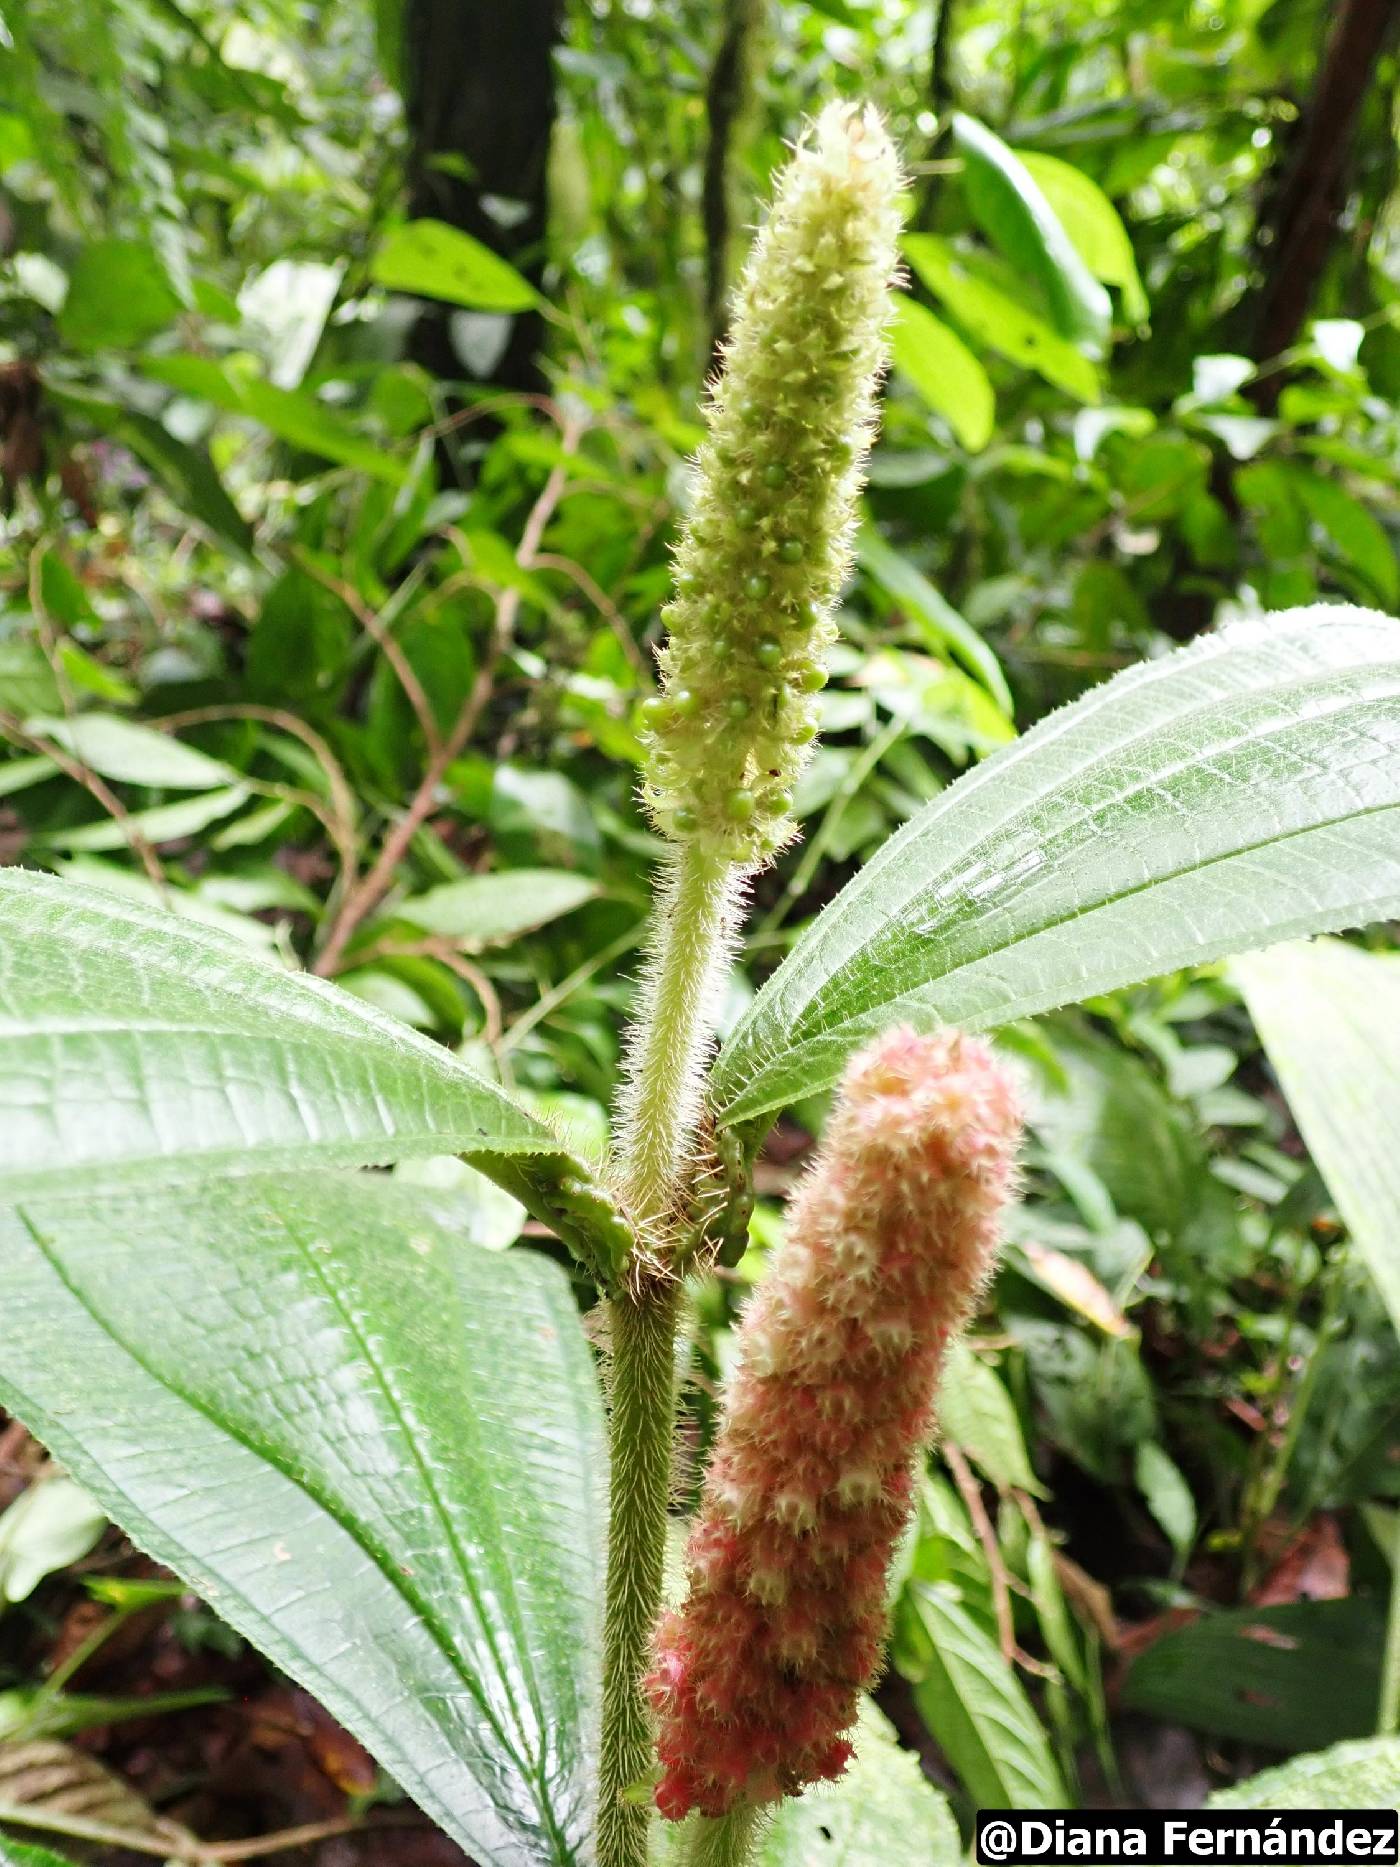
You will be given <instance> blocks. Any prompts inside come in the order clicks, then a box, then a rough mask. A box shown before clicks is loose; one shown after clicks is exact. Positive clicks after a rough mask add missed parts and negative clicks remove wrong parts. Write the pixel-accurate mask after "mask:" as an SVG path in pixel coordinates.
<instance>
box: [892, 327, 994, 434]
mask: <svg viewBox="0 0 1400 1867" xmlns="http://www.w3.org/2000/svg"><path fill="white" fill-rule="evenodd" d="M890 347H891V350H892V352H893V355H894V366H895V368H896V369H897V370H898V371H899V372H900V374H901V375H902V376H905V377H906V378H907V379H908V380H909V382H911V383H912V384H913V386H914V387H915V388H916V389H917V390H918V392H919V394H920V395H921V396H922V397H923V398H924V400H925V402H927V403H928V405H929V407H930V408H931V409H933V410H934V411H935V413H936V414H939V415H942V416H943V418H944V419H945V420H946V421H947V423H948V425H949V427H950V428H951V429H952V430H953V433H954V434H955V435H956V436H957V437H958V439H959V440H960V441H961V442H962V444H963V446H964V447H965V448H967V449H968V450H969V451H970V452H971V453H974V454H975V453H978V452H979V451H980V450H981V449H982V448H984V447H985V446H986V445H987V443H988V441H990V440H991V438H992V429H993V426H994V425H995V422H996V395H995V393H994V391H993V389H992V385H991V383H990V382H989V380H988V378H987V372H986V370H984V369H983V367H982V365H981V364H980V363H979V362H978V361H977V358H976V357H975V356H973V354H972V352H971V351H970V350H969V349H968V347H967V345H966V344H965V343H964V342H963V340H962V338H961V337H959V336H958V334H957V332H956V331H953V330H950V329H949V327H948V326H947V325H946V324H945V323H944V322H943V320H942V319H941V318H936V317H935V316H934V315H933V313H932V312H931V311H930V310H929V309H928V307H927V305H921V304H920V303H919V301H918V300H917V299H916V298H909V297H907V296H906V295H905V294H904V293H903V292H896V293H895V295H894V326H893V329H892V331H891V333H890Z"/></svg>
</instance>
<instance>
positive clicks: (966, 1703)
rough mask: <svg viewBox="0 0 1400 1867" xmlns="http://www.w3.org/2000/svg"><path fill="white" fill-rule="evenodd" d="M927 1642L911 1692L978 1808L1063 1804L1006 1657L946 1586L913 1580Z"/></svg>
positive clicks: (1043, 1741) (1051, 1763) (1051, 1762)
mask: <svg viewBox="0 0 1400 1867" xmlns="http://www.w3.org/2000/svg"><path fill="white" fill-rule="evenodd" d="M910 1595H911V1598H912V1601H913V1605H914V1612H915V1614H916V1615H917V1617H918V1622H919V1625H920V1627H921V1629H922V1630H923V1632H924V1634H925V1635H926V1636H927V1639H928V1643H929V1645H928V1651H927V1652H926V1654H925V1655H924V1662H925V1672H924V1676H923V1678H922V1679H921V1680H920V1681H919V1682H918V1684H917V1685H916V1686H915V1688H914V1696H915V1699H916V1701H917V1703H918V1706H919V1710H920V1712H921V1713H922V1715H923V1718H924V1721H925V1723H926V1724H927V1725H928V1728H929V1730H930V1731H931V1732H932V1733H933V1735H934V1737H935V1739H936V1740H937V1742H938V1746H939V1748H940V1749H941V1750H942V1751H943V1753H944V1754H945V1756H946V1757H947V1759H948V1761H949V1763H951V1764H952V1766H953V1768H954V1769H955V1770H956V1771H957V1773H958V1775H959V1776H960V1777H961V1779H962V1782H963V1785H964V1787H965V1788H966V1790H967V1793H968V1794H969V1796H971V1797H972V1799H973V1801H974V1802H976V1803H977V1805H978V1806H979V1807H980V1808H995V1809H1063V1808H1066V1807H1068V1806H1069V1796H1068V1794H1067V1793H1066V1790H1065V1786H1064V1783H1063V1781H1062V1780H1061V1777H1060V1772H1059V1769H1058V1768H1057V1766H1056V1764H1055V1759H1054V1757H1053V1755H1052V1754H1051V1750H1050V1744H1049V1741H1048V1739H1047V1738H1046V1735H1045V1732H1044V1730H1043V1729H1042V1727H1041V1724H1040V1720H1039V1719H1038V1718H1037V1717H1036V1715H1035V1711H1034V1710H1033V1708H1032V1706H1031V1702H1030V1700H1029V1699H1028V1698H1027V1696H1026V1693H1025V1690H1024V1688H1023V1687H1022V1685H1021V1682H1020V1680H1019V1679H1018V1678H1017V1677H1016V1675H1015V1673H1014V1672H1013V1670H1012V1668H1011V1665H1010V1662H1009V1661H1008V1660H1006V1659H1005V1658H1003V1656H1002V1653H1001V1650H1000V1649H999V1647H998V1646H997V1644H996V1642H995V1641H994V1640H992V1639H991V1638H990V1637H989V1636H988V1635H987V1634H986V1633H984V1632H983V1630H982V1628H981V1627H980V1626H979V1624H978V1623H977V1622H976V1621H975V1620H974V1619H973V1618H972V1616H971V1615H970V1614H969V1613H968V1612H967V1610H966V1608H964V1607H963V1606H962V1605H961V1604H960V1603H959V1602H958V1601H957V1599H956V1598H955V1597H954V1595H953V1592H952V1591H951V1589H949V1588H947V1587H943V1586H928V1585H926V1584H920V1583H916V1584H915V1585H914V1586H913V1587H912V1588H911V1590H910Z"/></svg>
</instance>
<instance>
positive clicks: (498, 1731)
mask: <svg viewBox="0 0 1400 1867" xmlns="http://www.w3.org/2000/svg"><path fill="white" fill-rule="evenodd" d="M462 1221H463V1214H462V1211H461V1209H460V1207H459V1205H458V1203H457V1202H456V1201H455V1199H454V1197H453V1196H452V1195H451V1194H450V1193H441V1194H434V1193H430V1192H428V1191H426V1190H423V1189H420V1188H411V1187H406V1186H404V1185H403V1184H402V1183H401V1182H390V1181H387V1180H383V1179H378V1178H375V1177H373V1176H366V1175H355V1174H344V1175H339V1174H329V1173H328V1174H304V1175H288V1176H283V1177H267V1176H255V1177H250V1178H247V1179H240V1180H234V1181H227V1182H224V1183H222V1184H220V1183H218V1182H215V1183H214V1184H212V1185H207V1184H206V1185H201V1186H199V1187H187V1188H183V1189H170V1188H164V1189H162V1188H160V1187H159V1185H156V1186H154V1187H147V1188H146V1189H145V1190H143V1191H142V1192H141V1193H140V1194H139V1195H137V1196H130V1197H127V1198H92V1199H88V1200H85V1201H83V1202H82V1203H81V1204H80V1203H79V1202H77V1201H73V1200H64V1199H52V1200H37V1201H32V1202H26V1203H25V1205H24V1206H23V1207H22V1208H18V1209H15V1210H12V1211H11V1212H10V1213H9V1214H8V1215H6V1217H5V1220H4V1224H3V1232H0V1252H2V1253H3V1257H4V1262H5V1286H6V1300H5V1305H4V1316H3V1319H2V1320H0V1398H2V1399H3V1402H4V1405H5V1406H6V1407H7V1408H8V1409H9V1410H10V1411H11V1412H12V1413H13V1414H14V1415H15V1416H16V1418H18V1419H21V1420H23V1421H24V1422H25V1424H26V1425H27V1426H28V1427H29V1428H30V1430H31V1431H32V1432H34V1433H35V1434H36V1435H37V1436H38V1437H39V1438H40V1439H42V1440H43V1441H44V1443H45V1444H47V1445H48V1446H49V1447H50V1449H51V1450H52V1451H53V1452H54V1454H55V1455H56V1456H57V1457H58V1458H60V1459H61V1460H62V1461H63V1463H64V1465H65V1466H67V1467H68V1469H69V1470H71V1471H72V1472H73V1473H74V1474H75V1475H76V1476H77V1477H78V1478H79V1480H80V1481H81V1482H82V1483H84V1484H85V1485H86V1486H87V1487H88V1488H89V1489H90V1491H91V1492H92V1494H93V1496H94V1497H95V1498H97V1499H98V1501H99V1502H100V1503H101V1504H102V1505H103V1506H104V1507H105V1508H106V1509H107V1510H108V1512H109V1513H110V1514H111V1516H112V1518H113V1519H114V1521H115V1522H117V1523H118V1524H120V1526H121V1527H122V1528H123V1529H124V1530H125V1531H126V1532H127V1534H128V1535H130V1536H131V1537H132V1538H133V1539H134V1540H135V1541H136V1542H137V1543H138V1544H139V1545H140V1546H141V1547H142V1548H144V1549H146V1550H147V1551H149V1552H150V1553H151V1554H152V1555H154V1556H155V1557H156V1558H157V1559H158V1560H159V1561H161V1562H164V1563H166V1564H167V1565H168V1566H169V1567H171V1568H173V1569H174V1570H175V1571H176V1573H177V1574H179V1575H180V1576H181V1577H182V1579H183V1580H185V1581H186V1582H188V1583H189V1585H190V1586H191V1587H192V1588H194V1589H195V1590H196V1591H197V1592H198V1593H199V1594H200V1595H202V1596H203V1597H204V1598H205V1599H206V1600H207V1601H208V1602H209V1603H210V1604H211V1605H212V1606H213V1607H214V1608H216V1609H217V1611H218V1612H219V1614H221V1615H222V1616H223V1618H224V1619H225V1620H227V1621H228V1622H229V1623H230V1624H231V1625H232V1626H233V1627H235V1628H236V1629H237V1630H238V1631H239V1632H240V1633H242V1634H244V1635H245V1636H246V1637H247V1638H248V1639H249V1640H251V1641H252V1642H253V1643H254V1644H255V1645H256V1646H258V1647H259V1648H260V1649H261V1650H262V1651H264V1652H266V1653H267V1654H268V1655H269V1656H270V1657H271V1658H272V1660H273V1661H274V1662H275V1663H276V1664H277V1665H279V1666H281V1667H282V1668H283V1669H284V1670H285V1671H286V1672H287V1673H289V1674H290V1675H291V1676H292V1677H293V1678H295V1679H296V1680H297V1681H298V1682H299V1683H300V1684H302V1685H304V1686H305V1687H306V1688H307V1690H308V1691H310V1692H312V1693H314V1694H315V1696H316V1697H317V1698H318V1699H319V1700H320V1701H321V1702H322V1703H323V1704H324V1705H325V1706H326V1707H327V1708H328V1709H329V1710H330V1712H331V1713H332V1715H333V1716H335V1717H337V1718H339V1719H340V1720H341V1722H342V1723H344V1724H345V1726H346V1727H347V1728H348V1729H349V1730H351V1731H353V1732H354V1734H355V1735H356V1736H357V1737H358V1738H359V1739H360V1740H361V1741H362V1742H363V1743H364V1744H365V1745H366V1746H367V1747H368V1748H369V1749H370V1750H371V1751H372V1752H373V1754H374V1755H375V1756H376V1757H377V1759H378V1760H379V1762H380V1763H381V1764H382V1765H383V1766H384V1768H385V1769H386V1770H387V1771H388V1772H389V1774H390V1775H391V1776H392V1777H393V1778H394V1780H395V1781H396V1782H397V1783H399V1784H400V1785H401V1787H402V1788H403V1789H404V1790H405V1791H406V1792H407V1793H408V1794H409V1795H411V1796H412V1797H413V1798H414V1800H415V1801H416V1802H418V1803H419V1804H420V1806H421V1807H422V1808H423V1809H424V1810H425V1811H426V1812H427V1813H428V1814H429V1815H430V1816H431V1817H432V1819H433V1820H435V1821H437V1822H438V1823H439V1824H440V1825H441V1826H442V1827H443V1828H444V1829H446V1830H447V1832H448V1833H449V1834H451V1835H452V1836H454V1837H455V1839H456V1840H458V1841H459V1842H460V1843H461V1844H462V1846H463V1847H464V1848H466V1849H467V1850H468V1851H469V1852H471V1853H472V1854H474V1855H475V1856H476V1857H477V1858H479V1859H489V1860H491V1861H494V1862H499V1863H501V1867H510V1864H513V1863H519V1864H520V1867H525V1863H530V1864H531V1867H538V1863H541V1862H552V1863H559V1864H561V1867H562V1864H563V1863H566V1862H572V1860H573V1859H574V1858H575V1855H576V1853H577V1851H578V1850H579V1848H580V1847H581V1846H582V1844H583V1840H584V1835H585V1832H586V1828H587V1824H588V1821H589V1818H590V1810H589V1798H590V1774H591V1769H592V1757H591V1748H590V1747H591V1741H592V1738H591V1732H592V1722H593V1715H594V1710H595V1707H594V1690H595V1683H596V1679H597V1668H598V1659H597V1641H598V1629H597V1625H596V1616H597V1604H598V1602H599V1600H600V1599H601V1576H602V1544H603V1524H604V1516H605V1501H606V1490H607V1485H606V1452H605V1449H604V1443H603V1434H602V1417H601V1405H600V1400H599V1395H598V1390H597V1384H596V1380H595V1376H594V1371H593V1365H592V1358H591V1355H590V1352H589V1349H588V1346H587V1344H586V1342H585V1341H584V1337H583V1331H582V1327H581V1325H580V1322H579V1317H578V1311H577V1307H576V1305H575V1303H574V1300H573V1297H572V1295H571V1293H570V1290H569V1285H568V1281H567V1279H566V1278H565V1277H564V1276H563V1274H562V1273H561V1272H559V1271H558V1270H557V1269H556V1268H555V1267H554V1266H553V1265H551V1264H549V1263H547V1262H546V1261H544V1260H543V1259H541V1258H540V1257H538V1256H535V1255H532V1254H527V1253H523V1252H522V1253H519V1254H511V1255H507V1256H504V1257H503V1256H500V1255H499V1254H494V1253H489V1252H481V1251H478V1250H477V1249H476V1248H475V1247H474V1246H473V1245H472V1244H471V1243H470V1242H469V1241H468V1239H467V1238H466V1236H465V1234H464V1230H463V1222H462ZM250 1371H252V1374H251V1377H250Z"/></svg>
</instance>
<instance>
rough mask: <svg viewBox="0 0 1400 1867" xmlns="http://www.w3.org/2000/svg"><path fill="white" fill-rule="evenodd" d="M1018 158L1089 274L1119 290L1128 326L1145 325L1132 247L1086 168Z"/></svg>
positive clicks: (1028, 154)
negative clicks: (1052, 211)
mask: <svg viewBox="0 0 1400 1867" xmlns="http://www.w3.org/2000/svg"><path fill="white" fill-rule="evenodd" d="M1016 154H1017V156H1019V158H1020V160H1021V162H1022V163H1023V164H1024V166H1025V168H1026V170H1027V172H1028V173H1029V174H1030V176H1031V179H1032V180H1033V181H1034V182H1035V183H1036V185H1037V187H1038V188H1039V189H1040V191H1041V193H1042V194H1043V195H1044V196H1045V198H1046V200H1047V201H1048V202H1049V203H1050V206H1051V208H1052V209H1053V210H1054V213H1055V217H1056V219H1057V220H1058V221H1059V222H1060V225H1061V226H1062V227H1063V228H1064V230H1065V232H1066V233H1067V234H1068V235H1069V237H1070V239H1071V240H1072V241H1073V242H1074V247H1075V251H1076V252H1077V253H1078V254H1079V257H1080V258H1081V259H1082V260H1083V261H1084V264H1085V265H1086V266H1087V267H1088V268H1089V270H1090V272H1092V273H1093V275H1094V277H1095V278H1096V279H1102V280H1103V282H1104V284H1105V285H1116V286H1117V287H1118V289H1119V291H1120V292H1121V293H1122V294H1123V311H1124V314H1125V315H1126V317H1127V319H1128V321H1129V323H1131V324H1145V323H1146V322H1147V317H1148V310H1149V307H1148V303H1147V294H1146V292H1145V291H1144V290H1143V288H1142V279H1141V277H1140V275H1139V273H1138V269H1137V259H1136V257H1135V255H1134V253H1133V243H1132V241H1131V240H1130V239H1129V238H1128V230H1127V228H1126V227H1125V226H1124V225H1123V222H1122V219H1121V218H1120V216H1119V213H1118V210H1117V208H1116V207H1114V205H1113V203H1112V202H1111V201H1110V200H1109V198H1108V196H1107V195H1106V194H1105V193H1104V191H1103V189H1102V188H1100V187H1099V185H1098V183H1097V182H1096V181H1094V180H1093V179H1092V178H1091V177H1090V176H1088V175H1086V174H1085V173H1084V171H1083V169H1077V168H1075V167H1074V165H1073V163H1070V162H1062V161H1061V160H1060V158H1059V157H1058V156H1047V155H1042V154H1041V153H1040V151H1039V150H1032V149H1018V150H1017V151H1016Z"/></svg>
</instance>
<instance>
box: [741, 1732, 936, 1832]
mask: <svg viewBox="0 0 1400 1867" xmlns="http://www.w3.org/2000/svg"><path fill="white" fill-rule="evenodd" d="M855 1746H856V1754H855V1757H854V1758H853V1759H852V1761H851V1763H850V1764H849V1766H848V1767H847V1770H846V1773H845V1775H844V1776H843V1777H841V1779H840V1780H839V1781H838V1782H835V1783H822V1784H819V1785H818V1787H817V1788H815V1789H809V1790H807V1791H806V1792H805V1793H804V1794H803V1795H801V1796H797V1797H789V1798H788V1799H787V1800H786V1801H783V1802H780V1803H779V1804H778V1806H777V1810H776V1812H775V1814H774V1816H773V1819H772V1821H771V1823H770V1824H769V1825H768V1827H767V1828H765V1829H764V1831H763V1833H762V1835H761V1837H760V1839H759V1842H758V1846H757V1848H756V1849H755V1852H754V1867H867V1863H869V1862H874V1861H878V1862H879V1863H880V1867H958V1863H959V1861H960V1860H961V1859H962V1842H961V1838H960V1837H959V1835H958V1827H957V1823H956V1822H955V1821H954V1820H953V1817H952V1815H951V1814H950V1812H949V1809H948V1805H947V1803H946V1802H945V1801H944V1799H943V1797H942V1796H941V1795H940V1794H939V1792H938V1791H937V1790H936V1789H935V1788H934V1787H933V1785H932V1783H930V1782H929V1780H928V1778H927V1777H926V1776H925V1775H924V1773H923V1771H922V1770H921V1769H920V1767H919V1761H918V1758H917V1757H915V1756H914V1755H913V1754H912V1752H910V1751H907V1750H904V1749H902V1748H901V1746H900V1743H899V1739H898V1738H897V1737H896V1735H895V1732H894V1728H893V1726H892V1725H891V1724H890V1723H889V1721H888V1720H887V1719H886V1718H885V1717H884V1716H883V1715H882V1713H880V1712H879V1711H877V1710H876V1709H875V1707H874V1705H872V1704H871V1703H870V1701H869V1700H868V1699H867V1700H866V1701H865V1702H864V1703H863V1704H862V1706H861V1714H860V1723H859V1724H858V1725H857V1727H856V1736H855Z"/></svg>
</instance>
